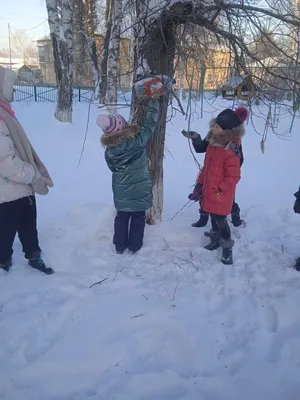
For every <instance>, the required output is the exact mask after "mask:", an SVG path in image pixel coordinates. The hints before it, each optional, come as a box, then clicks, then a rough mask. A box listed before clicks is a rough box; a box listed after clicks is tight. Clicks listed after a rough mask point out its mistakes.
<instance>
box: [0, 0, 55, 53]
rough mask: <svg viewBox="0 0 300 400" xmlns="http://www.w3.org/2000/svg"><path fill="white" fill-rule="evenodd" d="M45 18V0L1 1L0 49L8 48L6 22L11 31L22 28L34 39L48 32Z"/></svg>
mask: <svg viewBox="0 0 300 400" xmlns="http://www.w3.org/2000/svg"><path fill="white" fill-rule="evenodd" d="M2 3H3V4H2ZM46 19H47V11H46V4H45V0H7V1H1V14H0V49H3V48H8V23H9V24H10V25H11V32H12V33H13V32H14V31H15V30H24V31H26V34H27V36H28V37H29V38H30V39H36V38H38V37H42V36H45V35H46V34H48V33H49V28H48V22H47V20H46ZM38 25H39V26H38Z"/></svg>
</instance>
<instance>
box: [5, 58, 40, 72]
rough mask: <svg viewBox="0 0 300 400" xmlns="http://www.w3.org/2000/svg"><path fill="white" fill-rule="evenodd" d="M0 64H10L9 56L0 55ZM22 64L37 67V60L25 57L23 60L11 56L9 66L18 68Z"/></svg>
mask: <svg viewBox="0 0 300 400" xmlns="http://www.w3.org/2000/svg"><path fill="white" fill-rule="evenodd" d="M0 65H2V66H10V59H9V57H0ZM23 65H27V66H29V67H33V66H35V67H37V66H38V65H37V62H36V60H32V59H27V60H26V61H24V59H23V58H12V59H11V66H12V68H13V69H19V68H21V67H23Z"/></svg>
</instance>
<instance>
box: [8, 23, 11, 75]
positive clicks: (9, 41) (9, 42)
mask: <svg viewBox="0 0 300 400" xmlns="http://www.w3.org/2000/svg"><path fill="white" fill-rule="evenodd" d="M8 44H9V68H10V69H11V40H10V24H8Z"/></svg>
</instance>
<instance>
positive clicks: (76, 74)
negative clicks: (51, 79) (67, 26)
mask: <svg viewBox="0 0 300 400" xmlns="http://www.w3.org/2000/svg"><path fill="white" fill-rule="evenodd" d="M73 27H74V40H73V43H74V50H73V62H74V68H73V78H74V84H75V85H78V86H80V85H83V84H84V83H85V81H86V79H87V76H86V70H85V68H84V66H85V64H86V51H85V43H86V38H85V34H84V31H85V29H84V20H83V2H82V0H74V12H73Z"/></svg>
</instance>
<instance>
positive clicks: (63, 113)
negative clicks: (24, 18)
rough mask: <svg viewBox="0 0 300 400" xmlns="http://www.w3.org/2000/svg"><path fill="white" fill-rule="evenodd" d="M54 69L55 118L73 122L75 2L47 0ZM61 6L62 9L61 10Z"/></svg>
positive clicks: (69, 0) (71, 0) (70, 0)
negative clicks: (55, 92)
mask: <svg viewBox="0 0 300 400" xmlns="http://www.w3.org/2000/svg"><path fill="white" fill-rule="evenodd" d="M58 3H60V4H58ZM46 4H47V12H48V21H49V27H50V36H51V39H52V46H53V55H54V69H55V75H56V81H57V86H58V100H57V105H56V111H55V117H56V118H57V119H58V120H59V121H61V122H72V106H73V70H72V69H73V54H72V48H73V43H72V39H73V26H72V25H73V24H72V17H73V0H61V2H58V1H57V0H46ZM59 6H60V7H61V8H60V9H59Z"/></svg>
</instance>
